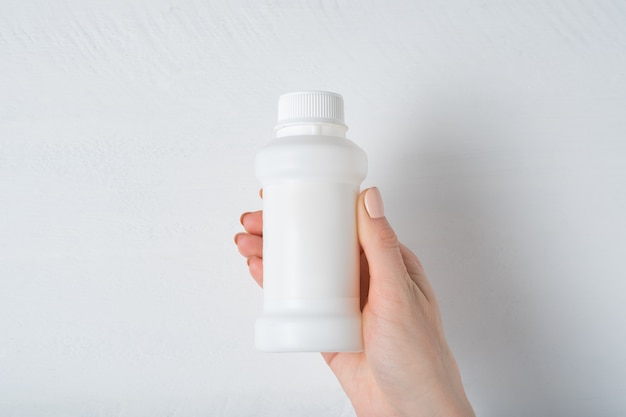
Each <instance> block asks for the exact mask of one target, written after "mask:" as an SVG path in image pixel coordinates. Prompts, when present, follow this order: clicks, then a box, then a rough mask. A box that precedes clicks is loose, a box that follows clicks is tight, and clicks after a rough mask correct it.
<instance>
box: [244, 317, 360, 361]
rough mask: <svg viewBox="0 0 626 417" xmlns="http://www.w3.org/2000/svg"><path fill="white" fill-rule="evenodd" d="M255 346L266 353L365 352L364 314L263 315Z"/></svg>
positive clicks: (256, 331) (259, 322) (260, 319)
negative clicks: (363, 336)
mask: <svg viewBox="0 0 626 417" xmlns="http://www.w3.org/2000/svg"><path fill="white" fill-rule="evenodd" d="M255 343H256V347H257V349H258V350H261V351H264V352H362V351H363V338H362V333H361V315H360V314H350V315H336V314H333V315H310V314H293V315H277V314H264V315H262V316H261V317H259V318H258V319H257V322H256V326H255Z"/></svg>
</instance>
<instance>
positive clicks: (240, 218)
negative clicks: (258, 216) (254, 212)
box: [239, 211, 250, 226]
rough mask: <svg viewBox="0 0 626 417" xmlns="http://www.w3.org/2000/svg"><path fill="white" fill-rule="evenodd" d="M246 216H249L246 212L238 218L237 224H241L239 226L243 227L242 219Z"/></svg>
mask: <svg viewBox="0 0 626 417" xmlns="http://www.w3.org/2000/svg"><path fill="white" fill-rule="evenodd" d="M247 214H250V212H249V211H246V212H245V213H243V214H242V215H241V217H239V223H241V225H242V226H243V218H244V217H245V216H246V215H247Z"/></svg>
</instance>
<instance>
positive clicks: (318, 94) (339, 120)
mask: <svg viewBox="0 0 626 417" xmlns="http://www.w3.org/2000/svg"><path fill="white" fill-rule="evenodd" d="M298 123H325V124H334V125H339V126H344V127H345V126H346V125H345V123H344V121H343V97H341V95H339V94H337V93H331V92H328V91H296V92H293V93H287V94H283V95H282V96H280V98H279V99H278V122H277V123H276V129H280V128H281V127H284V126H287V125H292V124H298Z"/></svg>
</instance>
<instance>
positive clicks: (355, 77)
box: [0, 0, 626, 417]
mask: <svg viewBox="0 0 626 417" xmlns="http://www.w3.org/2000/svg"><path fill="white" fill-rule="evenodd" d="M0 10H1V11H0V414H1V415H3V416H15V417H17V416H61V415H62V416H101V417H109V416H111V417H113V416H115V417H117V416H177V417H183V416H200V415H202V416H247V415H249V416H350V415H353V411H352V409H351V407H350V404H349V401H348V400H347V399H346V398H345V396H344V394H343V392H342V391H341V389H340V387H339V385H338V383H337V382H336V381H335V379H334V376H333V375H332V374H331V373H330V371H329V370H328V369H327V368H326V366H325V364H324V363H323V361H322V360H321V358H320V357H319V356H318V355H317V354H280V355H279V354H276V355H272V354H263V353H258V352H256V351H255V349H254V346H253V325H254V320H255V318H256V317H257V315H258V314H259V312H260V308H261V291H260V290H259V289H258V288H257V287H256V285H255V284H254V282H253V281H252V280H251V279H250V278H249V276H248V275H247V269H246V265H245V262H244V260H243V259H240V257H239V255H238V254H237V252H236V249H235V246H234V244H233V240H232V238H233V235H234V234H235V233H236V232H238V231H240V226H239V215H240V213H241V212H243V211H249V210H256V209H259V208H260V207H261V204H260V200H259V199H258V197H257V191H258V187H259V186H258V183H257V181H256V179H255V177H254V172H253V160H254V154H255V152H256V151H257V150H258V148H259V147H260V146H262V145H263V144H264V143H265V142H266V141H268V140H270V139H271V138H272V136H273V130H272V128H273V124H274V119H275V115H276V101H277V98H278V96H279V95H280V94H282V93H284V92H288V91H292V90H300V89H325V90H331V91H336V92H339V93H341V94H342V95H343V96H344V98H345V103H346V120H347V123H348V125H349V126H350V128H351V129H350V131H349V132H348V133H349V137H350V138H352V139H353V140H354V141H355V142H357V143H358V144H359V145H360V146H361V147H362V148H363V149H365V150H366V152H367V153H368V155H369V159H370V172H369V176H368V179H367V180H366V184H364V185H366V186H371V185H377V186H379V187H380V189H381V191H382V193H383V198H384V199H385V204H386V212H387V215H388V218H389V219H390V221H391V222H392V224H393V225H394V226H395V228H396V230H397V232H398V234H399V236H400V238H401V240H403V241H404V242H405V243H406V244H407V245H408V246H410V247H411V248H412V249H413V250H414V251H416V253H417V254H418V255H419V256H420V258H421V259H422V261H423V263H424V264H425V266H426V268H427V271H428V273H429V275H430V278H431V280H432V282H433V285H434V287H435V290H436V291H437V293H438V296H439V298H440V301H441V306H442V310H443V316H444V323H445V325H446V331H447V335H448V337H449V341H450V344H451V346H452V348H453V350H454V352H455V354H456V356H457V359H458V361H459V365H460V367H461V371H462V374H463V378H464V381H465V385H466V388H467V392H468V394H469V397H470V399H471V401H472V403H473V405H474V407H475V409H476V411H477V414H478V415H480V416H508V417H516V416H520V417H522V416H581V417H583V416H624V415H626V395H625V393H626V355H625V353H624V352H626V295H625V293H626V266H625V265H626V215H625V213H626V3H624V2H623V1H618V0H615V1H608V0H606V1H604V0H599V1H598V0H588V1H576V0H570V1H565V0H562V1H559V0H537V1H504V0H503V1H494V0H485V1H477V0H455V1H434V0H433V1H426V0H422V1H414V0H411V1H408V0H407V1H377V0H367V1H357V0H353V1H339V0H335V1H331V0H328V1H324V0H318V1H313V0H311V1H286V0H275V1H241V0H239V1H232V0H230V1H195V2H194V1H178V0H173V1H163V0H157V1H148V0H134V1H125V0H109V1H79V0H74V1H69V0H66V1H56V2H52V1H44V0H40V1H19V0H2V1H0Z"/></svg>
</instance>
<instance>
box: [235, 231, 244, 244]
mask: <svg viewBox="0 0 626 417" xmlns="http://www.w3.org/2000/svg"><path fill="white" fill-rule="evenodd" d="M241 235H243V233H237V234H236V235H235V245H236V244H237V239H239V236H241Z"/></svg>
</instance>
